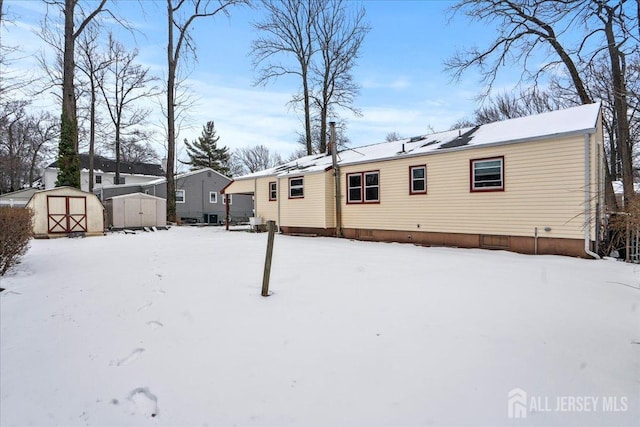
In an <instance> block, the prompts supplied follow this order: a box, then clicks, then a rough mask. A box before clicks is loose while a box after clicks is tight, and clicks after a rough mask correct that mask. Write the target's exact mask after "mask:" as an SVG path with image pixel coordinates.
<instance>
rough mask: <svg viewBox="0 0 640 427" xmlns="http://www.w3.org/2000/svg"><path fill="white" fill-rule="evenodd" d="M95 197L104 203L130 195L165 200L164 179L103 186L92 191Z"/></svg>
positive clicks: (165, 182)
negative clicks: (144, 195) (141, 195)
mask: <svg viewBox="0 0 640 427" xmlns="http://www.w3.org/2000/svg"><path fill="white" fill-rule="evenodd" d="M93 192H94V193H95V195H96V196H98V198H99V199H100V201H102V203H104V202H105V201H106V200H108V199H110V198H112V197H116V196H123V195H125V194H131V193H142V194H148V195H150V196H156V197H162V198H163V199H166V198H167V180H166V178H157V179H154V180H152V181H148V182H144V183H139V184H121V185H113V184H111V185H103V186H102V187H101V188H95V189H94V190H93Z"/></svg>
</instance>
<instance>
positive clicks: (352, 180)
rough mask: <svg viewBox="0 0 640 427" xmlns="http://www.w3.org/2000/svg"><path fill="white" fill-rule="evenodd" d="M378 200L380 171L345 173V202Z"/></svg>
mask: <svg viewBox="0 0 640 427" xmlns="http://www.w3.org/2000/svg"><path fill="white" fill-rule="evenodd" d="M378 202H380V171H372V172H357V173H348V174H347V203H378Z"/></svg>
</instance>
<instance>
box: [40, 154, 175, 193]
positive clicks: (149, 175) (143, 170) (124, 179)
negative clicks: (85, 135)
mask: <svg viewBox="0 0 640 427" xmlns="http://www.w3.org/2000/svg"><path fill="white" fill-rule="evenodd" d="M78 157H79V160H80V188H81V189H82V190H83V191H89V155H88V154H79V155H78ZM164 175H165V172H164V170H163V169H162V166H161V165H159V164H155V163H141V162H138V163H130V162H123V161H121V162H120V182H115V179H116V161H115V160H113V159H108V158H106V157H102V156H94V157H93V181H94V182H93V189H94V191H95V190H98V189H100V188H102V187H103V186H107V185H124V184H143V183H146V182H149V181H153V180H156V179H158V178H159V177H162V176H164ZM57 179H58V162H57V161H55V162H53V163H51V164H49V165H48V166H47V167H46V168H45V170H44V173H43V176H42V183H43V185H44V188H45V189H46V190H48V189H50V188H54V187H55V185H56V180H57Z"/></svg>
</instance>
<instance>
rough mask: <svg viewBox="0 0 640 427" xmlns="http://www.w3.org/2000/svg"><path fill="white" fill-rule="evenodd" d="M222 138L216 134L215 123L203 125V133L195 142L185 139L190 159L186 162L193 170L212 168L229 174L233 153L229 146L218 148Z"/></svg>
mask: <svg viewBox="0 0 640 427" xmlns="http://www.w3.org/2000/svg"><path fill="white" fill-rule="evenodd" d="M219 140H220V137H219V136H216V129H215V126H214V123H213V122H212V121H211V122H207V124H206V125H205V126H203V127H202V135H201V136H199V137H198V139H196V140H195V141H193V143H191V144H189V142H188V141H187V140H186V139H185V140H184V145H185V146H186V147H187V155H188V156H189V161H188V162H185V164H187V165H190V166H191V170H196V169H203V168H211V169H213V170H216V171H218V172H220V173H221V174H223V175H227V176H228V175H229V173H230V170H229V160H230V158H231V155H230V154H229V148H227V147H221V148H218V146H217V143H218V141H219Z"/></svg>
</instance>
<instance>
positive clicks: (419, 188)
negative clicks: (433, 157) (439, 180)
mask: <svg viewBox="0 0 640 427" xmlns="http://www.w3.org/2000/svg"><path fill="white" fill-rule="evenodd" d="M409 180H410V183H409V185H410V187H409V194H426V193H427V166H426V165H420V166H410V167H409Z"/></svg>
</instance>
